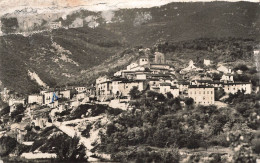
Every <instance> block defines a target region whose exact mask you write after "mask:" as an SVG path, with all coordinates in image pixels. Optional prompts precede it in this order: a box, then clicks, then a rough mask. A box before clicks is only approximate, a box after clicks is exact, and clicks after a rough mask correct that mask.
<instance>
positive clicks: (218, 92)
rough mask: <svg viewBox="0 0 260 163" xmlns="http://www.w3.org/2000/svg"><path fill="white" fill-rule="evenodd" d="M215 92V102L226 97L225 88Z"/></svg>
mask: <svg viewBox="0 0 260 163" xmlns="http://www.w3.org/2000/svg"><path fill="white" fill-rule="evenodd" d="M214 92H215V101H219V99H220V98H221V97H223V96H224V95H225V91H224V89H223V88H220V89H218V90H215V91H214Z"/></svg>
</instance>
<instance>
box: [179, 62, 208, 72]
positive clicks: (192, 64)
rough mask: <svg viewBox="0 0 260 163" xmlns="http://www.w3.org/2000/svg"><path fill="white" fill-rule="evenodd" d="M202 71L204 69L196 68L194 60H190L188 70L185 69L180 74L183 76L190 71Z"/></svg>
mask: <svg viewBox="0 0 260 163" xmlns="http://www.w3.org/2000/svg"><path fill="white" fill-rule="evenodd" d="M202 70H203V69H201V68H198V67H196V66H195V65H194V62H193V61H192V60H190V62H189V66H188V67H186V68H184V69H182V70H181V71H180V73H181V74H184V73H187V72H190V71H202Z"/></svg>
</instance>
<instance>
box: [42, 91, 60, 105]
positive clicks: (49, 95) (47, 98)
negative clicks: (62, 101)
mask: <svg viewBox="0 0 260 163" xmlns="http://www.w3.org/2000/svg"><path fill="white" fill-rule="evenodd" d="M54 93H55V95H58V92H45V93H44V102H43V103H44V104H46V105H48V104H50V103H52V97H53V94H54Z"/></svg>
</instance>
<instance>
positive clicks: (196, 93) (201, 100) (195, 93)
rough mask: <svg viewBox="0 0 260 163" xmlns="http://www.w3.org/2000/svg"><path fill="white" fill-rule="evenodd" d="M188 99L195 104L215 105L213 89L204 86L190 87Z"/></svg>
mask: <svg viewBox="0 0 260 163" xmlns="http://www.w3.org/2000/svg"><path fill="white" fill-rule="evenodd" d="M188 97H190V98H193V100H194V102H195V104H200V105H213V104H214V103H215V95H214V87H212V86H206V85H199V86H197V85H190V86H189V89H188Z"/></svg>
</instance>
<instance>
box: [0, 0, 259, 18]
mask: <svg viewBox="0 0 260 163" xmlns="http://www.w3.org/2000/svg"><path fill="white" fill-rule="evenodd" d="M191 1H192V2H195V1H198V0H0V16H1V15H3V14H6V13H11V12H14V11H15V10H21V9H23V8H37V10H42V12H46V11H47V12H48V11H49V12H53V11H59V10H77V9H79V8H83V9H86V10H90V11H105V10H117V9H123V8H150V7H154V6H161V5H165V4H167V3H171V2H191ZM202 1H203V2H210V1H212V0H199V2H202ZM228 1H231V2H237V1H239V0H228ZM248 1H250V2H257V3H259V2H260V0H248ZM54 9H55V10H54Z"/></svg>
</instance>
